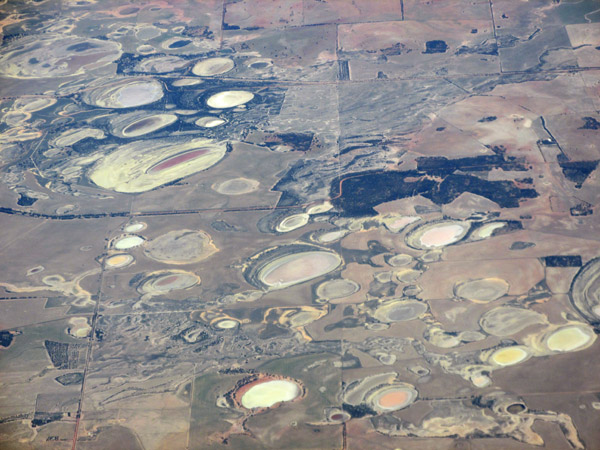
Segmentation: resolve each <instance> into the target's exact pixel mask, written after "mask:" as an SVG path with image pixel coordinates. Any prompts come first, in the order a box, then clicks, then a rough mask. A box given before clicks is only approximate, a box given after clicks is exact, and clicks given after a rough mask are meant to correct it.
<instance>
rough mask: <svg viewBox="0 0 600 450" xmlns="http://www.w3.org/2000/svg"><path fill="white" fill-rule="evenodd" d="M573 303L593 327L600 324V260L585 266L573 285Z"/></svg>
mask: <svg viewBox="0 0 600 450" xmlns="http://www.w3.org/2000/svg"><path fill="white" fill-rule="evenodd" d="M570 297H571V303H572V304H573V306H574V307H575V309H576V310H577V311H578V312H579V313H580V314H581V315H582V316H583V317H584V318H585V319H586V320H587V321H588V322H589V323H591V324H592V325H595V324H599V323H600V258H596V259H592V260H591V261H589V262H588V263H587V264H586V265H585V266H583V267H582V268H581V269H580V270H579V272H577V275H575V278H574V280H573V283H572V285H571V291H570Z"/></svg>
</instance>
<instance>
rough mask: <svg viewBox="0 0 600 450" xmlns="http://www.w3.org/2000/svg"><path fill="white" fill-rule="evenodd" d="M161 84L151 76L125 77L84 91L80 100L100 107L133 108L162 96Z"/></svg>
mask: <svg viewBox="0 0 600 450" xmlns="http://www.w3.org/2000/svg"><path fill="white" fill-rule="evenodd" d="M163 96H164V92H163V87H162V84H161V83H160V82H159V81H157V80H154V79H152V78H125V79H121V80H118V81H112V82H107V83H105V84H103V85H101V86H98V87H96V88H94V89H91V90H89V91H86V92H85V93H84V94H83V96H82V100H83V101H84V102H85V103H87V104H88V105H92V106H98V107H100V108H118V109H119V108H133V107H136V106H143V105H149V104H151V103H154V102H156V101H158V100H160V99H161V98H163Z"/></svg>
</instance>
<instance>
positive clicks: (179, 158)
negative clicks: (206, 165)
mask: <svg viewBox="0 0 600 450" xmlns="http://www.w3.org/2000/svg"><path fill="white" fill-rule="evenodd" d="M208 152H209V150H208V149H205V148H203V149H200V150H192V151H191V152H187V153H182V154H180V155H176V156H173V157H172V158H169V159H167V160H165V161H162V162H160V163H158V164H157V165H155V166H153V167H151V168H150V169H149V170H148V172H149V173H156V172H160V171H162V170H165V169H168V168H170V167H174V166H176V165H178V164H182V163H184V162H187V161H191V160H192V159H195V158H197V157H199V156H202V155H204V154H206V153H208Z"/></svg>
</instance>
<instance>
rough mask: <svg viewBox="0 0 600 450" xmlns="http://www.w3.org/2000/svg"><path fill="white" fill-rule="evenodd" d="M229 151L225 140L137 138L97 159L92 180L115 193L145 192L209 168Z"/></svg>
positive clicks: (91, 173) (92, 172)
mask: <svg viewBox="0 0 600 450" xmlns="http://www.w3.org/2000/svg"><path fill="white" fill-rule="evenodd" d="M226 152H227V146H226V145H225V144H224V143H215V142H213V141H208V140H205V139H193V140H188V141H180V142H175V143H174V142H173V141H171V140H158V139H155V140H152V141H136V142H132V143H130V144H126V145H123V146H121V147H119V149H118V150H116V151H115V152H113V153H111V154H109V155H108V156H106V157H105V158H103V159H101V160H100V161H98V162H97V163H96V164H95V165H94V166H93V167H92V168H91V170H90V171H89V172H88V177H89V179H90V180H91V181H92V182H93V183H94V184H96V185H97V186H100V187H102V188H104V189H110V190H113V191H116V192H124V193H139V192H146V191H149V190H151V189H154V188H156V187H158V186H162V185H164V184H167V183H170V182H172V181H175V180H178V179H180V178H184V177H187V176H189V175H192V174H194V173H197V172H200V171H202V170H206V169H208V168H209V167H212V166H214V165H215V164H217V163H218V162H219V161H220V160H221V159H222V158H223V157H224V156H225V153H226Z"/></svg>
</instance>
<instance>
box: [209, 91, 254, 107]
mask: <svg viewBox="0 0 600 450" xmlns="http://www.w3.org/2000/svg"><path fill="white" fill-rule="evenodd" d="M253 98H254V94H253V93H252V92H248V91H222V92H219V93H217V94H214V95H211V96H210V97H209V98H208V100H206V104H207V105H208V106H210V107H211V108H216V109H223V108H235V107H236V106H240V105H243V104H245V103H248V102H249V101H250V100H252V99H253Z"/></svg>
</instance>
